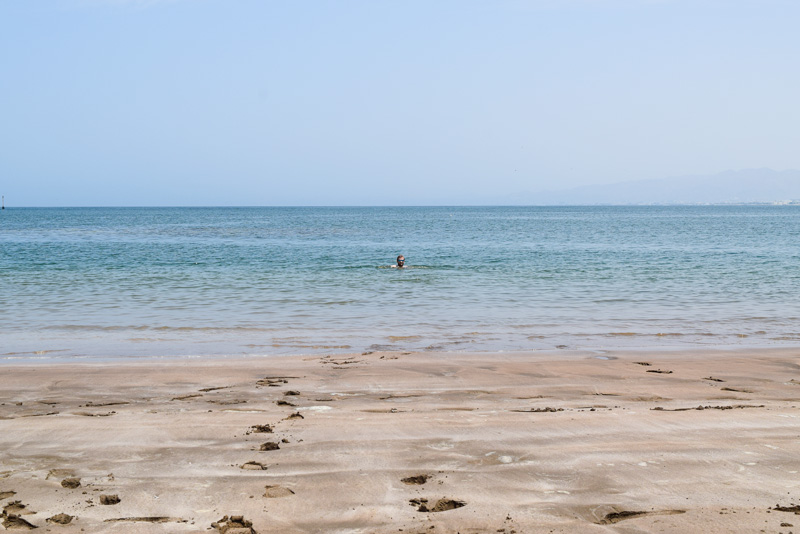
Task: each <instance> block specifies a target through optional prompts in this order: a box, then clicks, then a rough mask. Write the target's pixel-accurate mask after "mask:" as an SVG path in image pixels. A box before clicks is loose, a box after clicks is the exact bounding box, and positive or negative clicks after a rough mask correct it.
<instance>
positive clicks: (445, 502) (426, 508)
mask: <svg viewBox="0 0 800 534" xmlns="http://www.w3.org/2000/svg"><path fill="white" fill-rule="evenodd" d="M408 502H409V504H410V505H411V506H418V507H419V508H417V511H418V512H446V511H448V510H455V509H456V508H461V507H462V506H466V505H467V503H466V502H464V501H457V500H455V499H439V500H438V501H436V504H434V505H433V506H430V505H429V504H428V499H411V500H410V501H408Z"/></svg>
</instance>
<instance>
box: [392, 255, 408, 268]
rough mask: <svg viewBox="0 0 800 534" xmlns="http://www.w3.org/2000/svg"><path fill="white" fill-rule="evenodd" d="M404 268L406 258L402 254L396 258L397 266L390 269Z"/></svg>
mask: <svg viewBox="0 0 800 534" xmlns="http://www.w3.org/2000/svg"><path fill="white" fill-rule="evenodd" d="M405 266H406V258H405V257H404V256H403V255H402V254H400V255H399V256H397V265H392V267H395V268H397V269H402V268H403V267H405Z"/></svg>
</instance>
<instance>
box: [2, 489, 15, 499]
mask: <svg viewBox="0 0 800 534" xmlns="http://www.w3.org/2000/svg"><path fill="white" fill-rule="evenodd" d="M16 494H17V492H16V491H0V501H2V500H3V499H8V498H9V497H13V496H14V495H16Z"/></svg>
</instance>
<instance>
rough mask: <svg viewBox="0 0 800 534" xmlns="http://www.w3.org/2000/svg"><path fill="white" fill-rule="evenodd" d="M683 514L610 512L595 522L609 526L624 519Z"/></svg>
mask: <svg viewBox="0 0 800 534" xmlns="http://www.w3.org/2000/svg"><path fill="white" fill-rule="evenodd" d="M684 513H686V510H661V511H652V512H637V511H630V510H623V511H621V512H611V513H609V514H606V515H605V517H604V518H603V519H601V520H600V521H598V522H597V524H598V525H610V524H612V523H619V522H620V521H625V520H626V519H634V518H636V517H644V516H648V515H675V514H684Z"/></svg>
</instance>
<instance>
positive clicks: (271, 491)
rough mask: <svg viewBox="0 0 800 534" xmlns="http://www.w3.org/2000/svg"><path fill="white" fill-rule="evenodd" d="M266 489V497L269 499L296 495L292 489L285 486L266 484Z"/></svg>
mask: <svg viewBox="0 0 800 534" xmlns="http://www.w3.org/2000/svg"><path fill="white" fill-rule="evenodd" d="M264 489H265V491H264V497H266V498H268V499H279V498H281V497H289V496H290V495H294V492H293V491H292V490H290V489H289V488H286V487H283V486H266V487H265V488H264Z"/></svg>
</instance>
